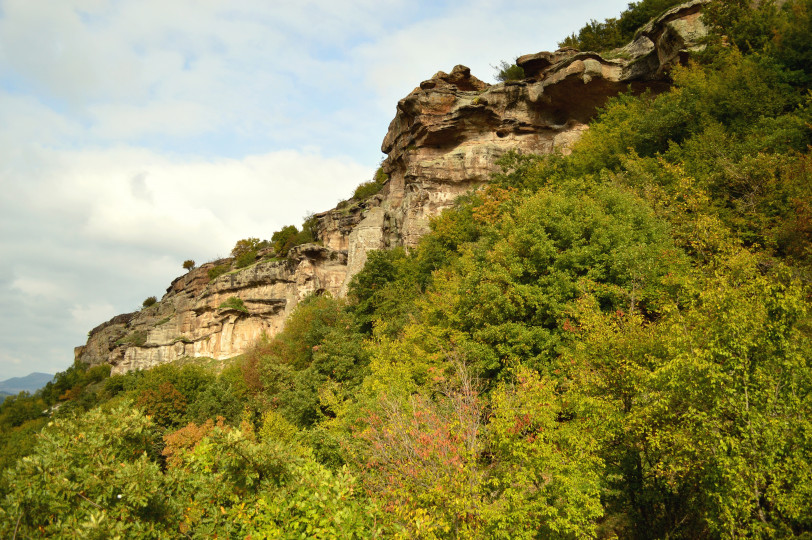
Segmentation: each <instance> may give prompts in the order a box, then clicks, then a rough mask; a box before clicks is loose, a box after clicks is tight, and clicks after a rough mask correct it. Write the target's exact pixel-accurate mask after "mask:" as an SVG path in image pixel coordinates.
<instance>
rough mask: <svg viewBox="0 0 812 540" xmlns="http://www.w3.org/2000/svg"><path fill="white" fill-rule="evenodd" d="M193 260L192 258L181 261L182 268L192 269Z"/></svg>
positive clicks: (193, 265) (193, 266)
mask: <svg viewBox="0 0 812 540" xmlns="http://www.w3.org/2000/svg"><path fill="white" fill-rule="evenodd" d="M194 268H195V262H194V261H193V260H192V259H186V260H185V261H183V269H184V270H194Z"/></svg>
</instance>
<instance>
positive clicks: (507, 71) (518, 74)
mask: <svg viewBox="0 0 812 540" xmlns="http://www.w3.org/2000/svg"><path fill="white" fill-rule="evenodd" d="M491 67H492V68H493V69H494V70H495V71H496V73H495V74H494V76H493V77H494V79H496V80H497V81H499V82H505V81H520V80H522V79H524V69H523V68H521V67H520V66H517V65H516V64H511V63H509V62H506V61H504V60H501V61H500V62H499V65H498V66H491Z"/></svg>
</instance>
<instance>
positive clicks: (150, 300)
mask: <svg viewBox="0 0 812 540" xmlns="http://www.w3.org/2000/svg"><path fill="white" fill-rule="evenodd" d="M157 302H158V299H157V298H156V297H154V296H149V297H147V298H146V299H144V301H143V302H141V306H142V307H144V308H148V307H150V306H154V305H155V304H156V303H157Z"/></svg>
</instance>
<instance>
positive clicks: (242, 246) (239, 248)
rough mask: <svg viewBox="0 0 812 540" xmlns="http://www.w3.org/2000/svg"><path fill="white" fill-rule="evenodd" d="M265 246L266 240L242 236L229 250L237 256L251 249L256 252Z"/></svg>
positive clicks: (232, 254) (233, 255) (266, 244)
mask: <svg viewBox="0 0 812 540" xmlns="http://www.w3.org/2000/svg"><path fill="white" fill-rule="evenodd" d="M267 246H268V242H267V241H266V240H260V239H259V238H243V239H242V240H237V243H236V244H234V249H232V250H231V256H232V257H239V256H240V255H243V254H245V253H249V252H251V251H253V252H257V251H259V250H260V249H262V248H264V247H267Z"/></svg>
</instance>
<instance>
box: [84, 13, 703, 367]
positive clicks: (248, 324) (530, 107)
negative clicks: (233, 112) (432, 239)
mask: <svg viewBox="0 0 812 540" xmlns="http://www.w3.org/2000/svg"><path fill="white" fill-rule="evenodd" d="M708 1H709V0H694V1H692V2H688V3H686V4H683V5H681V6H678V7H675V8H672V9H670V10H668V11H667V12H665V13H663V14H662V15H661V16H660V17H658V18H657V19H655V20H653V21H651V22H649V23H648V24H647V25H646V26H645V27H643V28H642V29H641V30H640V31H638V33H637V35H636V36H635V39H634V40H633V42H632V43H629V44H628V45H627V46H625V47H623V48H621V49H617V50H615V51H611V52H610V53H609V54H603V55H600V54H597V53H594V52H579V51H576V50H574V49H560V50H558V51H556V52H552V53H550V52H540V53H536V54H529V55H525V56H522V57H520V58H519V59H518V60H517V63H518V65H520V66H521V67H522V68H524V71H525V75H526V78H525V79H524V80H521V81H507V82H504V83H500V84H495V85H490V84H487V83H485V82H482V81H481V80H479V79H477V78H476V77H474V76H473V75H471V73H470V70H469V69H468V68H467V67H465V66H456V67H454V69H453V70H452V71H451V73H444V72H442V71H441V72H439V73H437V74H436V75H434V76H433V77H432V78H431V79H429V80H427V81H423V82H422V83H421V84H420V86H419V87H418V88H415V89H414V91H412V92H411V93H410V94H409V95H408V96H406V97H405V98H403V99H402V100H400V101H399V102H398V104H397V112H396V114H395V118H394V119H393V120H392V122H391V124H390V125H389V130H388V132H387V134H386V137H385V138H384V141H383V145H382V147H381V149H382V150H383V152H384V153H386V154H387V158H386V159H385V160H384V162H383V165H382V166H383V169H384V172H386V173H387V174H388V175H389V180H388V182H387V183H386V184H385V186H384V188H383V190H382V191H381V192H380V193H378V194H377V195H374V196H372V197H370V198H368V199H367V200H364V201H355V200H351V201H346V202H345V203H342V204H341V205H339V206H338V207H337V208H335V209H333V210H330V211H327V212H323V213H321V214H317V218H318V220H319V225H318V236H319V240H320V243H321V244H322V245H321V246H316V245H313V244H307V245H304V246H299V247H298V248H295V249H294V250H292V251H291V254H290V256H289V258H288V259H287V260H285V261H275V260H265V261H260V262H257V263H256V264H254V265H252V266H249V267H248V268H245V269H242V270H235V271H232V272H231V273H228V274H226V275H223V276H220V277H218V278H217V279H215V280H212V281H209V279H208V275H207V271H208V269H209V268H211V266H213V265H214V263H210V264H208V265H204V266H202V267H201V268H199V269H197V270H193V271H192V272H190V273H189V274H187V275H185V276H183V277H181V278H178V279H177V280H175V281H174V282H173V283H172V285H171V286H170V287H169V289H168V290H167V294H166V295H165V296H164V297H163V299H162V300H161V301H160V302H159V303H158V304H156V305H155V306H153V307H150V308H147V309H145V310H143V311H141V312H138V313H131V314H126V315H119V316H118V317H115V318H113V319H111V320H110V321H108V322H107V323H104V324H102V325H101V326H99V327H97V328H95V329H94V330H93V331H91V333H90V337H89V339H88V343H87V345H85V346H84V347H78V348H77V349H76V358H77V360H78V361H81V362H86V363H90V364H98V363H102V362H107V363H110V364H112V365H113V372H114V373H120V372H125V371H129V370H132V369H140V368H148V367H152V366H155V365H158V364H161V363H164V362H170V361H173V360H175V359H178V358H181V357H184V356H208V357H213V358H217V359H224V358H229V357H231V356H235V355H237V354H240V353H242V352H244V351H245V350H246V349H247V348H248V347H249V346H250V344H251V343H252V342H253V341H255V340H256V339H257V338H259V337H260V335H262V334H263V333H265V334H267V335H273V334H275V333H276V332H278V331H279V330H280V329H281V327H282V325H283V324H284V320H285V318H286V317H287V315H288V314H289V313H290V312H291V311H292V310H293V308H294V307H295V306H296V304H297V303H298V302H299V301H300V300H301V299H302V298H304V297H305V296H306V295H307V294H311V293H314V292H316V293H319V292H329V293H331V294H333V295H343V294H346V291H347V287H348V284H349V281H350V279H351V278H352V276H353V275H355V274H356V273H357V272H358V271H359V270H360V269H361V268H363V265H364V263H365V261H366V254H367V252H369V251H370V250H374V249H386V248H389V247H394V246H405V247H407V248H408V247H413V246H415V245H416V244H417V242H418V240H419V239H420V237H421V236H422V235H423V234H425V233H426V232H427V231H428V228H429V219H430V217H431V216H434V215H436V214H438V213H439V212H441V211H442V210H443V209H445V208H448V207H450V206H451V205H452V204H453V201H454V199H456V198H457V197H458V196H459V195H460V194H462V193H465V192H467V191H469V190H471V189H473V188H475V187H476V186H479V185H481V184H483V183H485V182H487V181H488V178H489V176H490V174H491V173H493V172H494V171H495V170H496V169H497V163H496V162H497V160H498V159H499V158H500V157H501V156H502V155H504V154H505V153H506V152H508V151H510V150H516V151H520V152H527V153H536V154H549V153H552V152H555V151H561V152H563V153H567V152H568V151H569V148H570V147H571V146H572V144H573V143H574V142H575V141H576V140H577V139H578V138H579V136H580V134H581V133H583V131H584V130H585V129H587V124H588V122H589V121H590V119H592V118H593V117H594V115H595V112H596V110H597V109H598V108H599V107H601V106H603V105H604V104H605V103H606V101H607V100H608V99H609V98H610V97H612V96H615V95H617V94H618V93H620V92H624V91H627V89H631V91H633V92H640V91H643V90H646V89H650V90H652V91H654V92H657V91H662V90H664V89H666V88H667V87H668V79H667V70H668V68H669V67H670V66H672V65H674V63H676V62H680V61H683V60H684V59H685V58H686V55H687V54H688V53H689V52H690V51H691V50H694V49H695V48H696V47H698V46H699V45H698V43H699V40H700V38H701V37H703V36H704V35H705V33H706V32H705V28H704V26H703V25H702V22H701V20H700V9H701V7H702V5H703V4H705V3H707V2H708ZM218 262H219V263H222V261H218ZM232 296H233V297H237V298H239V299H241V300H242V301H243V302H244V305H245V310H244V311H243V310H239V309H230V308H226V307H220V306H221V305H222V304H223V302H225V301H226V300H228V299H229V298H231V297H232Z"/></svg>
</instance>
